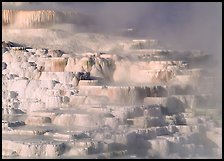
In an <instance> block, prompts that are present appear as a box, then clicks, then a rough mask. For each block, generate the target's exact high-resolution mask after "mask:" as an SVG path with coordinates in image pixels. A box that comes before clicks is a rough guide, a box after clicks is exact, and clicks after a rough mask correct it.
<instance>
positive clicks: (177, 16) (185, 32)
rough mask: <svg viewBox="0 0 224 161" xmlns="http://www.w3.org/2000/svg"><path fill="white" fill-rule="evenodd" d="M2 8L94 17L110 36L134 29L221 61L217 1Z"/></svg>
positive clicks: (30, 4) (34, 4) (31, 4)
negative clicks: (60, 12) (68, 11)
mask: <svg viewBox="0 0 224 161" xmlns="http://www.w3.org/2000/svg"><path fill="white" fill-rule="evenodd" d="M3 9H55V10H77V11H80V12H82V13H85V14H87V15H91V16H92V17H93V18H94V20H95V22H96V23H95V30H96V31H100V32H107V33H112V34H113V33H114V32H115V31H117V30H119V29H122V28H134V29H136V30H137V33H136V36H141V37H149V38H155V39H158V40H161V41H162V42H165V44H167V45H168V46H170V47H174V48H176V49H181V50H190V49H195V50H203V51H206V52H207V53H212V54H217V55H219V57H220V58H221V50H222V49H221V48H222V47H221V43H222V37H221V35H222V3H219V2H214V3H211V2H3ZM219 60H221V59H219Z"/></svg>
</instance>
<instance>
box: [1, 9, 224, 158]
mask: <svg viewBox="0 0 224 161" xmlns="http://www.w3.org/2000/svg"><path fill="white" fill-rule="evenodd" d="M23 12H25V11H2V13H3V16H4V15H6V16H5V17H4V18H3V25H4V24H5V25H6V26H7V25H8V24H10V23H15V22H17V21H18V19H19V18H20V15H19V14H20V13H23ZM29 12H31V11H29ZM37 12H38V13H37ZM46 12H47V13H49V15H47V16H46V15H45V13H46ZM38 14H39V11H32V12H31V13H29V14H27V16H25V18H24V17H21V18H22V19H24V21H25V19H26V18H27V17H32V16H34V17H33V18H32V19H33V20H32V21H26V22H24V23H23V22H22V24H19V26H18V28H20V27H21V26H23V27H24V26H26V25H28V24H37V26H38V25H39V24H41V23H42V22H44V23H45V21H46V22H47V23H48V22H49V23H51V22H52V21H53V19H57V16H56V17H55V18H54V16H55V15H56V14H55V12H54V11H44V12H43V13H40V14H43V17H44V18H43V17H42V16H40V17H39V15H38ZM65 15H66V14H65ZM35 16H37V17H35ZM28 20H29V18H28ZM18 22H21V21H18ZM65 23H67V22H65ZM16 25H17V23H16ZM16 25H15V26H14V28H13V29H12V28H10V29H9V28H8V29H7V27H6V26H5V27H6V28H5V31H3V32H5V33H3V35H4V34H5V37H4V36H3V42H2V58H3V59H2V80H3V81H2V89H3V90H2V157H3V158H221V156H222V144H221V142H222V141H221V139H222V138H221V135H222V132H221V130H222V129H221V127H220V125H218V124H217V123H216V122H215V121H214V119H212V118H211V117H210V115H206V114H200V115H199V114H198V111H203V110H206V111H209V110H211V112H212V111H213V112H217V111H216V110H215V108H214V107H212V106H215V103H214V95H212V94H211V92H210V91H208V90H206V88H204V87H208V86H209V87H211V86H212V81H209V80H212V79H215V78H214V77H213V75H212V74H211V73H210V72H208V71H205V70H204V69H203V67H202V66H201V65H202V64H203V63H204V61H208V60H209V59H210V57H209V55H206V54H205V53H202V52H198V51H189V52H181V51H173V50H168V49H164V48H162V47H161V45H160V44H159V43H158V41H155V40H150V39H149V40H138V39H135V40H132V39H127V38H120V37H117V38H116V37H113V38H111V37H109V36H104V35H99V34H93V33H91V34H88V33H82V34H76V36H78V38H79V42H80V43H77V41H74V39H75V37H72V38H74V39H73V41H72V38H70V39H69V40H68V41H66V42H63V41H65V39H64V38H63V37H60V36H59V37H57V36H58V35H57V34H56V35H54V36H55V37H54V38H58V40H57V41H60V42H63V47H62V48H61V50H60V49H55V48H54V47H53V46H54V44H51V45H49V44H50V42H49V44H46V45H45V44H44V43H45V42H42V44H41V41H37V40H39V39H38V37H37V35H38V33H42V32H45V33H46V32H49V33H52V31H51V30H50V29H49V30H46V29H36V32H37V33H34V36H33V37H32V36H31V32H32V31H34V30H32V31H31V29H30V28H35V27H36V26H35V27H34V26H32V25H28V29H23V30H22V31H20V32H15V30H16V31H19V29H15V27H16ZM26 27H27V26H26ZM26 27H25V28H26ZM10 32H15V33H16V34H15V37H14V38H13V41H12V40H11V41H10V36H8V35H9V34H10ZM23 32H24V33H26V35H24V37H25V38H24V39H20V37H22V36H23ZM54 32H56V31H54ZM60 32H61V31H60ZM63 32H65V31H63ZM29 34H30V35H29ZM35 34H36V35H35ZM74 35H75V34H74ZM29 37H30V38H31V37H32V42H35V41H36V42H38V43H39V44H38V45H36V46H38V47H36V46H35V44H34V43H33V44H32V43H30V42H29V39H26V38H29ZM93 37H94V38H93ZM4 38H6V40H4ZM91 38H93V39H94V40H91V41H90V40H87V39H91ZM43 39H45V40H46V41H47V40H51V38H48V37H43ZM99 39H103V41H104V42H100V40H99ZM70 40H71V41H70ZM82 40H83V41H85V43H81V42H82ZM30 41H31V40H30ZM53 41H56V40H53ZM93 41H94V42H93ZM71 42H72V43H73V46H72V43H71ZM29 43H30V44H29ZM75 43H76V44H75ZM104 44H107V45H104ZM108 44H109V45H108ZM31 45H32V46H31ZM48 45H49V46H48ZM66 45H67V46H66ZM71 46H72V47H73V48H72V50H73V52H70V50H66V48H69V47H71ZM96 46H97V47H96ZM51 47H52V48H51ZM57 47H58V46H57ZM64 49H65V50H64ZM201 82H204V84H203V86H202V85H201ZM206 83H207V84H206Z"/></svg>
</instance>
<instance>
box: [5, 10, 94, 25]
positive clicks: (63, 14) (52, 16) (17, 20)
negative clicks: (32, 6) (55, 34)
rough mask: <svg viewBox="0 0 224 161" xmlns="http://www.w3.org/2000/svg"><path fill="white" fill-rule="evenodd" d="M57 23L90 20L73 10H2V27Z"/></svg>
mask: <svg viewBox="0 0 224 161" xmlns="http://www.w3.org/2000/svg"><path fill="white" fill-rule="evenodd" d="M59 23H71V24H77V25H84V24H86V25H87V24H88V23H91V21H90V19H89V18H88V17H87V16H86V15H83V14H80V13H78V12H74V11H54V10H35V11H32V10H2V25H3V27H6V26H10V27H12V28H13V27H16V28H39V27H47V26H50V25H53V24H59Z"/></svg>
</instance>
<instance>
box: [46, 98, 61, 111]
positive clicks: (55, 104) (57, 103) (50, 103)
mask: <svg viewBox="0 0 224 161" xmlns="http://www.w3.org/2000/svg"><path fill="white" fill-rule="evenodd" d="M61 103H62V98H61V97H59V96H54V97H48V98H47V100H46V107H47V108H49V109H52V108H53V109H54V108H60V107H61Z"/></svg>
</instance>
